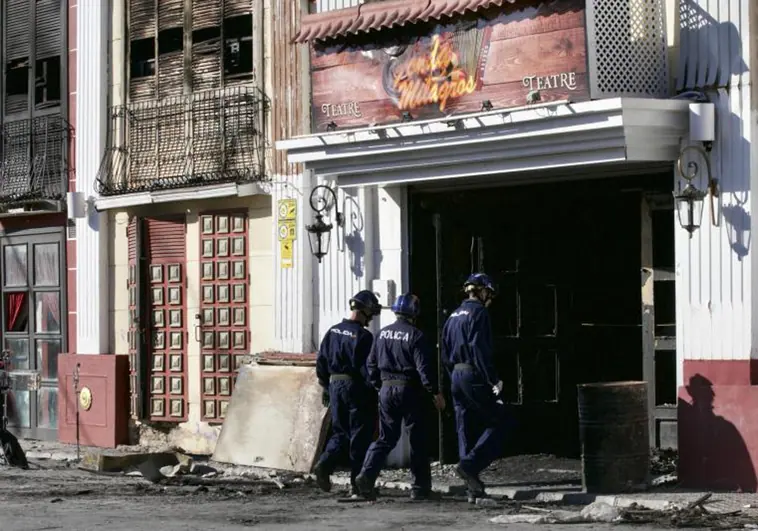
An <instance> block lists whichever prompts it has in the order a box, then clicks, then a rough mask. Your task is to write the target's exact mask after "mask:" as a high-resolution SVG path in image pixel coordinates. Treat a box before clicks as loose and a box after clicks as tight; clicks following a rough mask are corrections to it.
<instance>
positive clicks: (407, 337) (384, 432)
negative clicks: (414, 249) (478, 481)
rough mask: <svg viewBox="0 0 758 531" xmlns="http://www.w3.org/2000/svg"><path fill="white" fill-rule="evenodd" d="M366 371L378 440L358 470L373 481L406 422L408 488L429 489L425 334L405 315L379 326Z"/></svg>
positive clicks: (430, 389) (431, 384) (430, 385)
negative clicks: (374, 397)
mask: <svg viewBox="0 0 758 531" xmlns="http://www.w3.org/2000/svg"><path fill="white" fill-rule="evenodd" d="M368 371H369V378H370V379H371V382H372V384H373V385H374V386H375V387H376V388H377V389H379V439H377V440H376V442H374V443H373V444H372V445H371V447H370V448H369V450H368V453H367V454H366V460H365V462H364V463H363V471H362V474H363V476H365V477H366V478H368V479H369V480H370V481H371V482H372V483H373V482H374V481H376V479H377V478H378V477H379V473H380V472H381V469H382V467H383V466H384V464H385V462H386V459H387V456H388V455H389V453H390V452H391V451H392V449H393V448H394V447H395V445H396V444H397V441H398V440H399V439H400V435H401V428H402V421H403V420H405V425H406V428H408V430H409V431H410V433H409V436H410V445H411V455H410V457H411V473H412V474H413V490H415V491H417V492H420V493H429V492H430V491H431V488H432V474H431V468H430V465H429V453H428V450H429V448H428V442H427V426H426V422H425V421H426V408H425V407H424V405H425V404H428V403H430V399H431V397H432V395H434V394H436V392H437V389H436V382H435V381H434V378H433V371H432V370H431V368H430V354H429V350H428V348H427V343H426V341H425V339H424V334H423V333H422V332H421V330H419V329H418V328H416V327H415V326H413V325H412V324H411V323H409V322H408V321H406V320H404V319H398V320H397V321H395V322H394V323H393V324H391V325H389V326H387V327H385V328H383V329H382V330H381V331H380V332H379V336H378V337H377V339H376V342H375V343H374V348H373V349H372V351H371V355H370V356H369V361H368Z"/></svg>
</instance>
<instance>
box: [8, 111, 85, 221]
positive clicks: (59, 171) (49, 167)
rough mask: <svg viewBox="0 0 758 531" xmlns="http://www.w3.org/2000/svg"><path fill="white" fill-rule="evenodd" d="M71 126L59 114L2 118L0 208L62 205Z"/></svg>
mask: <svg viewBox="0 0 758 531" xmlns="http://www.w3.org/2000/svg"><path fill="white" fill-rule="evenodd" d="M72 137H73V128H72V127H71V125H70V124H69V123H68V122H67V121H66V120H64V119H63V118H62V117H61V116H60V115H49V116H40V117H37V118H31V119H24V120H14V121H9V122H5V123H3V125H2V129H1V130H0V140H1V141H0V209H2V210H7V209H8V208H16V207H23V206H32V205H34V204H35V203H37V204H39V206H41V207H42V208H44V209H49V208H51V207H52V208H53V209H55V210H60V209H62V205H63V201H64V199H65V195H66V191H67V190H68V180H69V178H70V176H71V175H70V174H71V172H72V171H73V170H72V168H71V166H70V164H69V141H70V140H71V139H72Z"/></svg>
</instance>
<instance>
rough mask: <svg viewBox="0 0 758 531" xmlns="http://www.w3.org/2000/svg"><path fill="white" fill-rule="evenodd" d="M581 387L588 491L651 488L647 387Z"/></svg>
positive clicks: (622, 384) (610, 384)
mask: <svg viewBox="0 0 758 531" xmlns="http://www.w3.org/2000/svg"><path fill="white" fill-rule="evenodd" d="M577 387H578V391H579V392H578V401H579V437H580V440H581V445H582V486H583V487H584V490H585V491H586V492H588V493H593V494H612V493H619V492H630V491H635V490H642V489H645V488H647V486H648V485H649V481H650V442H649V435H648V434H649V427H648V410H647V407H648V405H647V383H645V382H608V383H591V384H582V385H579V386H577Z"/></svg>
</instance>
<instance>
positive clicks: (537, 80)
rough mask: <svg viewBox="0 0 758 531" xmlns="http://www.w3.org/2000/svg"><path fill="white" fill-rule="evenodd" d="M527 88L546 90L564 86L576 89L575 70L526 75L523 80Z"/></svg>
mask: <svg viewBox="0 0 758 531" xmlns="http://www.w3.org/2000/svg"><path fill="white" fill-rule="evenodd" d="M523 83H524V87H526V88H528V89H529V90H548V89H557V88H565V89H568V90H576V88H577V87H576V72H562V73H560V74H553V75H552V76H527V77H525V78H524V80H523Z"/></svg>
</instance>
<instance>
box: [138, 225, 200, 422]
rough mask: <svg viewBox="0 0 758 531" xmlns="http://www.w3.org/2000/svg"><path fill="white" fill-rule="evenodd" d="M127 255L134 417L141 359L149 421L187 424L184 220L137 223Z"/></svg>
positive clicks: (139, 398) (139, 399)
mask: <svg viewBox="0 0 758 531" xmlns="http://www.w3.org/2000/svg"><path fill="white" fill-rule="evenodd" d="M137 224H140V225H141V226H138V225H137ZM138 233H139V234H140V235H141V237H138ZM130 253H131V256H130V266H132V267H130V279H129V280H130V295H129V298H130V301H129V302H130V308H131V318H132V333H131V334H130V338H131V344H130V347H131V348H130V351H131V352H130V353H131V354H132V356H130V358H131V361H132V367H131V370H132V412H133V414H136V415H139V410H140V401H141V400H142V399H141V397H140V393H139V392H140V391H141V389H140V384H139V382H140V381H142V379H141V378H137V374H138V373H139V372H140V369H141V367H140V364H141V363H138V362H137V360H138V359H140V362H144V363H145V364H146V367H145V370H144V371H143V372H142V374H144V378H145V379H146V385H145V388H146V394H147V400H146V401H145V404H146V406H147V417H148V418H149V419H150V420H152V421H162V422H182V421H185V420H187V340H188V336H187V301H186V295H187V293H186V288H187V274H186V266H187V260H186V223H185V218H184V216H174V217H162V218H145V219H143V220H138V221H135V222H134V225H132V226H130Z"/></svg>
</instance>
